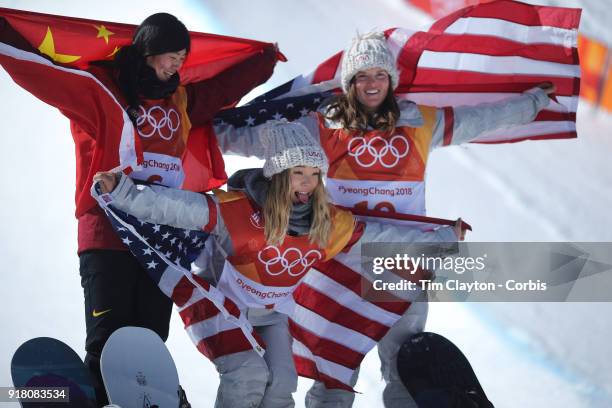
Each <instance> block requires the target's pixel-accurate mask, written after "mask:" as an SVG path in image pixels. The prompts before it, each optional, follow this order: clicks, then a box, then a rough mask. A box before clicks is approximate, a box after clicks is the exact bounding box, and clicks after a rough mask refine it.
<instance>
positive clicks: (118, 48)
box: [106, 45, 121, 58]
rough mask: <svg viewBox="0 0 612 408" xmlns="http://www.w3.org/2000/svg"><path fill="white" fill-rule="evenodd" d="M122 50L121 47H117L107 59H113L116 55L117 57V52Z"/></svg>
mask: <svg viewBox="0 0 612 408" xmlns="http://www.w3.org/2000/svg"><path fill="white" fill-rule="evenodd" d="M120 49H121V47H117V46H116V45H115V49H114V50H113V52H111V53H110V54H108V55H107V56H106V58H110V57H113V56H114V55H115V54H116V53H117V52H118V51H119V50H120Z"/></svg>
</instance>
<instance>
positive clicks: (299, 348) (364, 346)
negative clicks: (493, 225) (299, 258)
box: [217, 0, 580, 390]
mask: <svg viewBox="0 0 612 408" xmlns="http://www.w3.org/2000/svg"><path fill="white" fill-rule="evenodd" d="M579 21H580V10H579V9H570V8H560V7H545V6H533V5H528V4H524V3H520V2H516V1H508V0H502V1H495V2H492V3H488V4H481V5H476V6H472V7H467V8H465V9H462V10H459V11H457V12H455V13H453V14H451V15H449V16H447V17H444V18H442V19H440V20H438V21H436V22H435V23H433V24H432V25H431V26H430V27H429V28H428V29H427V30H425V31H412V30H409V29H405V28H392V29H388V30H386V31H385V36H386V38H387V42H388V45H389V48H390V49H391V51H392V53H393V55H394V56H395V58H396V61H397V65H398V67H399V71H400V83H399V86H398V88H397V90H396V96H397V97H399V98H402V99H409V100H413V101H415V102H417V103H420V104H424V105H431V106H438V107H443V106H460V105H476V104H479V103H484V102H495V101H498V100H501V99H504V98H507V97H509V96H512V95H515V94H519V93H521V92H523V91H525V90H527V89H529V88H532V87H534V86H535V85H537V84H539V83H541V82H544V81H550V82H552V83H553V84H555V86H556V88H557V91H556V95H555V100H554V102H552V103H551V104H550V105H549V106H548V107H547V108H546V109H545V110H543V111H541V112H540V113H539V114H538V116H537V117H536V119H535V121H534V122H532V123H530V124H527V125H522V126H516V127H512V128H505V129H503V130H497V131H493V132H489V133H486V134H483V135H481V136H480V137H478V138H477V139H475V140H474V142H476V143H506V142H518V141H522V140H528V139H531V140H537V139H563V138H573V137H576V136H577V134H576V109H577V105H578V94H579V90H580V67H579V60H578V53H577V49H576V47H577V28H578V24H579ZM341 59H342V53H341V52H340V53H337V54H336V55H334V56H333V57H331V58H329V59H328V60H326V61H325V62H323V63H322V64H320V65H318V66H317V67H316V69H315V70H314V71H313V72H312V73H310V74H309V75H303V76H299V77H296V78H294V79H293V80H291V81H289V82H287V83H285V84H284V85H281V86H279V87H277V88H275V89H273V90H271V91H269V92H267V93H266V94H264V95H262V96H260V97H258V98H256V99H254V100H253V101H252V102H251V103H249V104H247V105H245V106H242V107H239V108H234V109H229V110H226V111H224V112H221V114H220V115H218V116H217V121H218V123H223V122H225V123H229V124H232V125H233V126H235V127H241V126H255V125H259V124H261V123H264V122H266V121H267V120H270V119H282V118H286V119H288V120H295V119H297V118H299V117H300V116H305V115H307V114H308V113H309V112H312V111H314V110H316V109H317V107H319V105H320V104H321V102H322V101H324V100H325V99H326V98H328V97H329V96H331V95H333V94H335V93H338V92H340V69H341V68H340V67H341V65H340V62H341ZM351 211H354V210H353V209H351ZM369 215H370V216H374V217H383V216H385V217H389V214H372V213H370V214H369ZM402 217H405V218H406V219H408V220H412V221H413V225H417V226H420V227H421V228H429V227H431V225H432V224H446V225H451V224H452V222H451V221H448V220H439V219H437V220H433V219H430V218H428V217H423V218H420V217H414V216H402ZM357 258H358V257H351V256H350V255H347V254H341V255H339V256H337V257H335V258H334V259H333V260H332V261H331V262H328V263H326V264H323V265H316V269H317V271H311V272H309V274H308V276H307V277H306V278H305V280H304V281H303V282H302V284H301V286H300V287H299V288H298V289H297V291H296V292H295V294H294V297H295V300H296V303H297V304H298V307H297V309H296V312H295V314H294V315H293V316H292V317H291V320H290V329H291V332H292V335H293V336H294V343H293V344H294V345H293V352H294V359H295V362H296V368H297V369H298V372H299V374H300V375H302V376H306V377H309V378H314V379H317V380H320V381H323V382H324V383H325V384H326V385H327V386H328V387H333V388H343V389H348V390H350V389H352V388H351V387H350V386H349V382H350V378H351V376H352V375H353V372H354V370H355V369H356V368H357V367H358V366H359V364H360V363H361V361H362V359H363V358H364V356H365V354H366V353H367V352H368V351H369V350H370V349H371V348H372V347H373V346H374V345H375V344H376V342H377V341H378V340H380V339H381V338H382V336H384V334H385V333H386V332H387V331H388V329H389V328H390V327H391V326H393V324H394V323H395V322H396V321H397V320H398V319H399V317H400V316H401V315H402V314H403V313H404V312H405V311H406V310H407V308H408V307H409V305H410V304H409V303H408V302H406V301H403V300H402V299H393V295H390V294H388V296H386V297H385V300H384V301H381V302H373V301H365V300H364V299H363V293H362V288H363V286H362V283H363V279H364V277H363V276H362V274H360V265H359V260H358V259H357Z"/></svg>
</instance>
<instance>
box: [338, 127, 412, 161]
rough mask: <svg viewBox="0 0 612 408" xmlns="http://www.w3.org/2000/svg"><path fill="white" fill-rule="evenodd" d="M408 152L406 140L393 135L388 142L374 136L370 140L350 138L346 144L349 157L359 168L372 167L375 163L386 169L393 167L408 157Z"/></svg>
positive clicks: (408, 147)
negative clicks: (353, 159) (352, 158)
mask: <svg viewBox="0 0 612 408" xmlns="http://www.w3.org/2000/svg"><path fill="white" fill-rule="evenodd" d="M409 150H410V145H409V144H408V140H407V139H406V138H405V137H404V136H401V135H395V136H393V137H392V138H391V139H389V140H386V139H383V138H382V137H381V136H374V137H373V138H371V139H370V140H366V138H365V137H361V136H358V137H354V138H352V139H351V141H350V142H349V144H348V154H349V156H352V157H354V158H355V161H356V162H357V164H359V165H360V166H361V167H372V166H373V165H375V164H376V163H377V162H380V164H381V165H382V166H383V167H385V168H387V169H389V168H391V167H395V166H396V165H397V164H398V163H399V161H400V159H401V158H403V157H406V156H407V155H408V151H409ZM364 154H365V155H366V158H365V159H364V158H363V156H364ZM367 156H370V157H371V159H368V158H367Z"/></svg>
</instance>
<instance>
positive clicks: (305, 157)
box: [261, 121, 329, 178]
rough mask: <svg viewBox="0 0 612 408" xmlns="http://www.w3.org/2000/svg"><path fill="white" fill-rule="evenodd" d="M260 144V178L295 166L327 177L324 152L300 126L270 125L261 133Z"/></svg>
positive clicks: (297, 124) (283, 123)
mask: <svg viewBox="0 0 612 408" xmlns="http://www.w3.org/2000/svg"><path fill="white" fill-rule="evenodd" d="M261 142H262V144H263V146H264V152H265V159H266V162H265V163H264V167H263V174H264V176H265V177H267V178H270V177H272V176H273V175H275V174H277V173H280V172H282V171H283V170H286V169H290V168H292V167H295V166H310V167H317V168H319V169H320V170H321V171H322V172H323V173H327V169H328V167H329V165H328V163H327V157H326V156H325V152H324V151H323V149H322V148H321V146H319V144H318V143H317V142H316V141H315V140H314V139H313V137H312V136H311V135H310V132H309V131H308V129H306V127H305V126H304V125H302V124H301V123H297V122H287V121H269V122H267V123H266V124H265V125H264V127H263V129H262V131H261Z"/></svg>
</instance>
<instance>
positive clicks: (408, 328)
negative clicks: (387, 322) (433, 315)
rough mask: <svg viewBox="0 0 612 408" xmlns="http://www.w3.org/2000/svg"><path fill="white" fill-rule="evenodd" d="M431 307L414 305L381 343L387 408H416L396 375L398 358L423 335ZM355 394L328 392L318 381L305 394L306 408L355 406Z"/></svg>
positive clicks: (379, 347) (379, 343)
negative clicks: (411, 340)
mask: <svg viewBox="0 0 612 408" xmlns="http://www.w3.org/2000/svg"><path fill="white" fill-rule="evenodd" d="M428 309H429V306H428V303H427V302H425V301H423V302H414V303H413V304H412V305H410V307H409V308H408V310H407V311H406V313H404V315H403V316H402V317H401V318H400V319H399V320H398V321H397V322H395V324H394V325H393V327H392V328H391V329H390V330H389V331H388V332H387V334H386V335H385V337H383V338H382V339H381V340H380V341H379V342H378V356H379V357H380V369H381V372H382V376H383V379H384V380H385V383H386V385H385V389H384V391H383V402H384V406H385V408H400V407H401V408H417V405H416V403H415V402H414V400H413V399H412V397H411V396H410V394H409V393H408V391H406V388H405V387H404V385H403V384H402V382H401V380H400V377H399V374H398V372H397V354H398V353H399V350H400V347H401V346H402V344H404V342H405V341H406V340H407V339H408V338H409V337H410V336H412V335H413V334H416V333H421V332H422V331H423V330H424V329H425V322H426V321H427V311H428ZM358 373H359V371H358V370H356V371H355V374H354V375H353V377H352V378H351V386H353V387H354V386H355V384H357V377H358V376H359V374H358ZM354 399H355V394H354V393H352V392H349V391H344V390H338V389H327V388H325V385H323V383H321V382H319V381H315V383H314V385H313V386H312V387H311V388H310V390H308V393H307V394H306V407H307V408H345V407H350V406H352V405H353V401H354Z"/></svg>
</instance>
